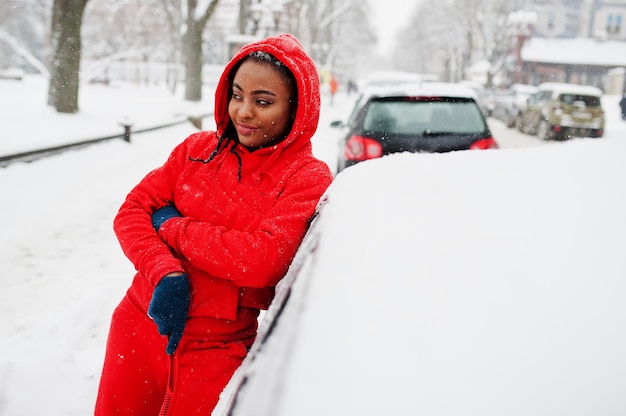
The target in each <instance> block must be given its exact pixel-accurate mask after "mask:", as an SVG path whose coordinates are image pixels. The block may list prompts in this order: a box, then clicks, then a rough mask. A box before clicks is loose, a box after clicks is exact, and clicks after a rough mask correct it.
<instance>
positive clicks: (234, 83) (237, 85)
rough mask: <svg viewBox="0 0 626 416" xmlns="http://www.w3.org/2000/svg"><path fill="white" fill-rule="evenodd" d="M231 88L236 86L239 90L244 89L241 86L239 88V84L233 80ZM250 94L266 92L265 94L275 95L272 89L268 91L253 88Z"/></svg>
mask: <svg viewBox="0 0 626 416" xmlns="http://www.w3.org/2000/svg"><path fill="white" fill-rule="evenodd" d="M233 88H237V89H238V90H240V91H243V90H244V89H243V88H241V85H239V84H237V83H236V82H233ZM252 94H267V95H273V96H276V94H274V93H273V92H272V91H268V90H254V91H252Z"/></svg>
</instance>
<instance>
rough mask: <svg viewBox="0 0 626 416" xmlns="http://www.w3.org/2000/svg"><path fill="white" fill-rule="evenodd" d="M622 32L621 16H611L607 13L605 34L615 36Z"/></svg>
mask: <svg viewBox="0 0 626 416" xmlns="http://www.w3.org/2000/svg"><path fill="white" fill-rule="evenodd" d="M621 30H622V15H621V14H617V15H613V14H612V13H609V15H608V16H607V18H606V33H608V34H609V35H617V34H618V33H620V32H621Z"/></svg>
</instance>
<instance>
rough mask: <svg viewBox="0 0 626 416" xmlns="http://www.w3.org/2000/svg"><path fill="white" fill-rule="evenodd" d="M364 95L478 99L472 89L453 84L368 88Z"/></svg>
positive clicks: (415, 84)
mask: <svg viewBox="0 0 626 416" xmlns="http://www.w3.org/2000/svg"><path fill="white" fill-rule="evenodd" d="M363 95H364V96H365V97H367V98H370V97H458V98H472V99H474V100H476V99H477V94H476V91H474V90H473V89H472V88H470V87H468V86H466V85H462V84H458V83H452V82H436V81H428V82H419V83H396V84H393V85H385V86H373V87H369V88H366V89H365V90H364V91H363Z"/></svg>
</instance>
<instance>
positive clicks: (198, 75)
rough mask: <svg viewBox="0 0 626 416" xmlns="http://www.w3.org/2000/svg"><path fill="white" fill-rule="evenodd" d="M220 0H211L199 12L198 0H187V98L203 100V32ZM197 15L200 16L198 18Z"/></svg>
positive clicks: (185, 52)
mask: <svg viewBox="0 0 626 416" xmlns="http://www.w3.org/2000/svg"><path fill="white" fill-rule="evenodd" d="M218 2H219V0H211V2H210V3H209V4H208V5H207V7H206V9H205V10H204V11H203V12H202V13H199V12H198V11H197V10H196V8H197V6H198V1H197V0H187V30H186V31H185V35H184V36H183V53H184V55H185V100H187V101H200V100H202V32H204V28H205V27H206V24H207V21H208V20H209V17H211V15H212V14H213V11H215V8H216V7H217V4H218ZM195 16H199V18H198V19H196V18H195Z"/></svg>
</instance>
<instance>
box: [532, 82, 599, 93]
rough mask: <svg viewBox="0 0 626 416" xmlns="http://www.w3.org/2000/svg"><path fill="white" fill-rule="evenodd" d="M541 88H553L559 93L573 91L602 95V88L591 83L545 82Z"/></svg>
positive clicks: (542, 89) (544, 89)
mask: <svg viewBox="0 0 626 416" xmlns="http://www.w3.org/2000/svg"><path fill="white" fill-rule="evenodd" d="M539 90H541V91H546V90H551V91H555V92H557V93H559V94H560V93H571V94H583V95H597V96H602V90H601V89H600V88H596V87H592V86H590V85H578V84H567V83H562V82H544V83H543V84H540V85H539Z"/></svg>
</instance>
